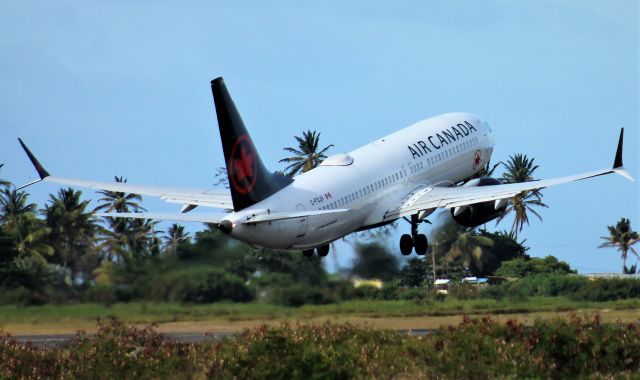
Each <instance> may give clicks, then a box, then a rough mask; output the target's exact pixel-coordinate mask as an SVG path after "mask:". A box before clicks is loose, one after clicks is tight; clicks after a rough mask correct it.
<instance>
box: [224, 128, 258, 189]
mask: <svg viewBox="0 0 640 380" xmlns="http://www.w3.org/2000/svg"><path fill="white" fill-rule="evenodd" d="M256 167H257V162H256V154H255V152H254V150H253V144H252V143H251V140H250V139H249V137H247V136H246V135H243V136H240V137H238V139H237V140H236V142H235V144H233V148H231V155H230V156H229V164H228V168H229V174H230V175H229V179H230V180H231V181H230V182H231V186H233V188H234V190H236V191H237V192H239V193H242V194H246V193H249V192H250V191H251V190H252V189H253V187H254V186H255V184H256Z"/></svg>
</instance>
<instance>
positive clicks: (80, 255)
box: [40, 188, 100, 280]
mask: <svg viewBox="0 0 640 380" xmlns="http://www.w3.org/2000/svg"><path fill="white" fill-rule="evenodd" d="M81 195H82V192H80V191H75V190H73V189H71V188H68V189H61V190H60V191H58V194H57V195H50V196H49V203H48V204H46V205H45V208H44V209H42V210H41V211H40V212H41V214H42V215H43V216H44V217H45V223H46V226H47V227H48V228H49V230H50V233H49V236H48V239H47V240H48V242H49V244H50V245H51V246H52V247H53V249H54V252H55V254H54V256H53V257H52V258H51V260H50V261H52V262H54V263H57V264H60V265H62V266H64V267H66V268H68V269H69V271H70V272H71V277H72V279H74V280H76V278H77V275H78V274H80V273H81V274H82V278H83V279H87V278H90V277H91V273H92V272H93V270H94V269H95V268H96V267H97V265H98V257H97V255H95V251H94V244H95V241H96V235H97V233H98V231H99V230H100V227H99V226H98V224H97V222H96V220H95V219H94V217H93V213H92V212H88V211H87V207H88V206H89V201H88V200H85V201H81V200H80V197H81Z"/></svg>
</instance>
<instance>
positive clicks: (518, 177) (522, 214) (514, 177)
mask: <svg viewBox="0 0 640 380" xmlns="http://www.w3.org/2000/svg"><path fill="white" fill-rule="evenodd" d="M533 161H534V159H533V158H532V159H529V157H527V155H525V154H520V153H518V154H515V155H512V156H509V161H507V163H505V164H503V165H504V166H505V169H506V171H505V172H504V173H503V174H502V181H503V183H519V182H528V181H534V180H535V178H534V177H533V173H534V172H535V171H536V169H538V165H534V163H533ZM534 207H545V208H546V207H548V206H547V205H546V204H545V203H544V202H543V201H542V193H540V191H539V190H534V191H524V192H522V193H519V194H517V195H515V196H513V197H512V198H511V200H510V202H509V204H508V206H507V210H506V211H505V213H504V214H502V215H501V216H500V217H499V218H498V219H497V221H496V224H497V223H500V222H501V221H502V220H503V219H504V218H505V217H506V216H507V215H510V214H514V215H513V224H512V226H511V232H513V233H514V235H515V237H516V238H517V237H518V233H519V232H521V231H522V228H523V227H524V225H525V223H526V224H527V225H528V224H529V213H531V214H533V215H535V216H536V217H538V219H540V221H542V217H541V216H540V214H538V212H537V211H536V210H535V209H534Z"/></svg>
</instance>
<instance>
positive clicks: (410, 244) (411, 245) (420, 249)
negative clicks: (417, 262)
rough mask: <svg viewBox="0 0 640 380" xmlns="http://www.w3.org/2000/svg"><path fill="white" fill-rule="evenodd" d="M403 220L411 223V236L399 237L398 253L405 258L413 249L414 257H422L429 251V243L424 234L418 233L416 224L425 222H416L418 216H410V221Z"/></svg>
mask: <svg viewBox="0 0 640 380" xmlns="http://www.w3.org/2000/svg"><path fill="white" fill-rule="evenodd" d="M405 220H407V221H408V222H409V223H411V235H409V234H404V235H402V236H401V237H400V253H402V254H403V255H405V256H407V255H410V254H411V251H412V250H413V249H415V251H416V255H418V256H423V255H424V254H426V253H427V249H429V242H428V241H427V237H426V236H425V235H424V234H419V233H418V224H420V223H422V222H427V221H421V220H418V215H411V220H410V221H409V220H408V219H406V218H405ZM427 223H429V222H427Z"/></svg>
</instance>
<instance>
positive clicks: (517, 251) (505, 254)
mask: <svg viewBox="0 0 640 380" xmlns="http://www.w3.org/2000/svg"><path fill="white" fill-rule="evenodd" d="M480 235H481V236H484V237H487V238H489V239H491V240H492V241H493V247H490V248H489V250H490V251H491V255H490V257H491V260H489V261H485V265H484V268H483V273H484V274H486V275H492V274H494V273H495V271H496V269H498V268H499V267H500V265H501V264H502V263H503V262H505V261H507V260H512V259H515V258H518V257H527V251H528V250H529V248H528V247H525V245H524V243H525V241H526V240H523V241H521V242H518V241H517V239H516V236H515V234H514V233H513V232H511V231H497V232H489V231H487V230H480Z"/></svg>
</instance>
